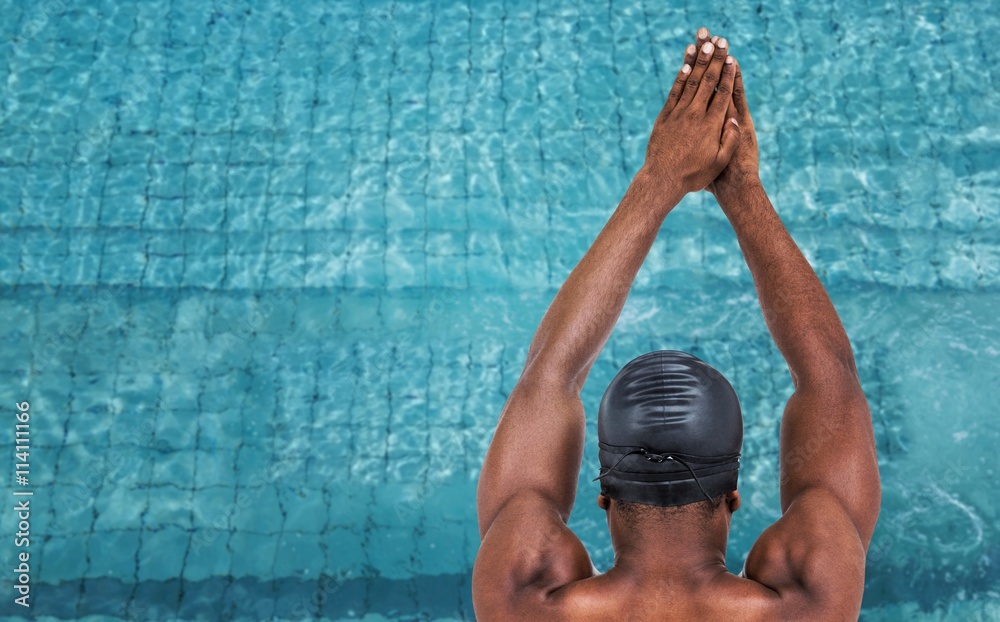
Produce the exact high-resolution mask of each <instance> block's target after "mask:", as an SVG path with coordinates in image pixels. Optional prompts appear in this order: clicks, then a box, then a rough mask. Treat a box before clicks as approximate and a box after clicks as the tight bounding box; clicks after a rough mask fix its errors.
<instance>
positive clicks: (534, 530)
mask: <svg viewBox="0 0 1000 622" xmlns="http://www.w3.org/2000/svg"><path fill="white" fill-rule="evenodd" d="M593 575H594V566H593V564H592V563H591V560H590V555H588V554H587V550H586V548H585V547H584V546H583V543H582V542H580V539H579V538H577V536H576V534H574V533H573V532H572V531H571V530H570V529H569V527H567V526H566V524H565V523H564V522H563V521H562V518H561V517H560V515H559V511H558V508H557V507H556V505H555V504H554V503H553V502H552V501H550V500H548V499H546V498H545V496H544V495H542V494H540V493H538V492H536V491H524V492H519V493H517V494H515V495H514V496H513V497H511V499H509V500H508V501H507V502H506V503H504V505H503V506H502V508H501V509H500V512H499V513H498V514H497V517H496V519H495V520H494V521H493V523H492V524H491V525H490V527H489V529H488V530H487V531H486V534H485V535H484V536H483V541H482V544H481V545H480V548H479V553H478V554H477V555H476V562H475V566H474V567H473V572H472V600H473V603H474V605H475V608H476V615H477V618H478V619H480V620H484V621H488V620H494V619H496V620H499V619H503V620H518V619H534V618H537V617H538V616H539V615H540V614H542V613H543V612H545V611H546V610H548V611H549V613H550V614H553V615H551V616H549V618H550V619H552V618H554V617H555V616H554V614H555V611H554V609H555V608H557V606H558V601H557V599H556V598H555V594H556V592H557V591H558V590H559V589H560V588H562V587H565V586H567V585H569V584H571V583H574V582H576V581H580V580H582V579H587V578H589V577H591V576H593Z"/></svg>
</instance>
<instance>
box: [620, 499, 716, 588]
mask: <svg viewBox="0 0 1000 622" xmlns="http://www.w3.org/2000/svg"><path fill="white" fill-rule="evenodd" d="M617 531H618V537H613V538H612V541H613V544H614V548H615V565H614V567H613V568H612V569H611V570H609V571H608V573H607V574H610V575H618V576H627V577H628V578H629V579H630V580H639V581H645V580H650V581H664V580H666V581H671V582H673V581H682V582H685V583H700V582H705V581H710V580H712V579H714V578H715V577H717V576H718V575H719V574H720V573H724V572H727V570H726V541H727V540H728V537H729V512H728V511H726V510H725V509H724V508H720V509H719V510H718V512H716V516H715V517H714V518H712V519H710V520H709V521H707V523H706V521H705V519H703V518H701V517H700V516H698V515H696V514H695V515H693V516H684V517H671V519H665V520H663V521H651V522H649V523H647V524H645V525H642V526H641V527H639V528H637V529H635V530H624V529H620V530H617Z"/></svg>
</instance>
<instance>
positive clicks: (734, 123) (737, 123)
mask: <svg viewBox="0 0 1000 622" xmlns="http://www.w3.org/2000/svg"><path fill="white" fill-rule="evenodd" d="M729 120H730V121H732V122H733V125H735V126H736V127H739V126H740V123H739V121H737V120H736V119H729Z"/></svg>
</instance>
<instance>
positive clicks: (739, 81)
mask: <svg viewBox="0 0 1000 622" xmlns="http://www.w3.org/2000/svg"><path fill="white" fill-rule="evenodd" d="M733 64H735V65H736V76H735V78H734V79H733V106H734V107H735V108H736V113H737V114H738V115H739V116H740V118H743V116H744V115H746V114H749V113H748V110H749V108H747V99H746V93H745V92H744V91H743V72H742V71H740V62H739V61H734V63H733Z"/></svg>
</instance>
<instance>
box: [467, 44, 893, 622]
mask: <svg viewBox="0 0 1000 622" xmlns="http://www.w3.org/2000/svg"><path fill="white" fill-rule="evenodd" d="M708 38H709V34H708V31H707V30H705V29H701V30H699V33H698V41H697V45H696V46H689V48H688V50H687V53H686V56H685V61H686V62H685V64H684V67H683V68H682V69H681V71H680V72H679V73H678V76H677V80H676V81H675V84H674V86H673V88H672V89H671V93H670V96H669V97H668V100H667V103H666V105H665V106H664V109H663V111H662V112H661V113H660V115H659V117H658V118H657V120H656V123H655V125H654V129H653V132H652V135H651V137H650V141H649V147H648V148H647V156H646V164H645V165H644V166H643V169H642V170H640V172H639V173H638V174H637V175H636V177H635V179H634V180H633V182H632V185H631V186H630V188H629V190H628V192H627V193H626V195H625V198H624V199H623V200H622V202H621V204H620V205H619V207H618V209H617V210H616V211H615V213H614V214H613V215H612V217H611V219H610V220H609V221H608V224H607V225H606V226H605V228H604V230H603V231H602V232H601V234H600V235H599V236H598V238H597V240H595V242H594V244H593V245H592V246H591V249H590V250H589V251H588V252H587V254H586V255H585V256H584V257H583V259H582V260H581V261H580V263H579V264H578V265H577V267H576V268H575V269H574V270H573V272H572V273H571V274H570V276H569V278H568V279H567V280H566V283H565V284H564V285H563V287H562V288H561V289H560V291H559V293H558V295H557V296H556V298H555V300H554V301H553V303H552V305H551V307H550V308H549V311H548V312H547V313H546V315H545V317H544V318H543V320H542V323H541V326H540V327H539V329H538V332H537V333H536V336H535V339H534V341H533V342H532V345H531V348H530V350H529V352H528V360H527V362H526V364H525V369H524V371H523V372H522V375H521V378H520V380H519V381H518V384H517V386H515V388H514V390H513V391H512V392H511V395H510V397H509V398H508V401H507V404H506V405H505V406H504V410H503V413H502V414H501V418H500V422H499V424H498V426H497V430H496V433H495V435H494V438H493V441H492V443H491V446H490V450H489V452H488V453H487V457H486V460H485V462H484V465H483V470H482V474H481V477H480V482H479V490H478V494H477V505H478V515H479V524H480V535H481V537H482V546H481V548H480V551H479V555H478V557H477V559H476V565H475V569H474V572H473V599H474V604H475V608H476V615H477V618H478V619H479V620H481V621H483V622H488V621H490V620H502V621H505V622H506V621H514V620H579V621H587V620H602V621H605V620H731V621H736V620H854V619H857V616H858V613H859V611H860V607H861V597H862V594H863V590H864V562H865V554H866V551H867V548H868V544H869V542H870V541H871V537H872V532H873V531H874V528H875V522H876V520H877V517H878V511H879V506H880V500H881V488H880V484H879V477H878V468H877V461H876V455H875V445H874V435H873V432H872V425H871V418H870V414H869V411H868V404H867V401H866V399H865V396H864V393H863V392H862V390H861V387H860V384H859V381H858V377H857V371H856V369H855V366H854V357H853V353H852V351H851V347H850V343H849V341H848V339H847V335H846V334H845V332H844V329H843V327H842V325H841V323H840V320H839V318H838V317H837V314H836V311H835V309H834V308H833V305H832V304H831V303H830V300H829V297H828V296H827V294H826V292H825V290H824V289H823V287H822V284H821V283H820V282H819V280H818V279H817V278H816V275H815V273H814V272H813V270H812V268H811V266H809V264H808V262H806V260H805V259H804V258H803V256H802V254H801V252H800V251H799V249H798V247H797V246H796V245H795V242H794V241H793V240H792V239H791V237H790V236H789V235H788V233H787V231H786V230H785V228H784V226H783V225H782V224H781V221H780V219H779V218H778V216H777V214H776V213H775V212H774V209H773V207H772V206H771V204H770V201H769V200H768V198H767V195H766V194H765V192H764V190H763V187H762V186H761V184H760V179H759V173H758V164H757V162H758V156H757V141H756V135H755V132H754V127H753V121H752V119H751V117H750V114H749V110H748V109H747V105H746V100H745V97H744V95H743V84H742V76H741V75H740V72H739V65H738V63H736V62H733V60H729V59H731V58H732V57H730V56H728V45H727V42H726V41H725V40H724V39H718V38H713V39H712V41H711V42H710V41H709V40H708ZM713 42H714V43H716V45H713ZM703 188H705V189H708V190H709V191H710V192H712V193H713V194H714V195H715V197H716V199H717V200H718V202H719V204H720V206H721V207H722V209H723V211H724V212H725V214H726V216H727V217H728V218H729V221H730V222H731V224H732V225H733V229H734V231H735V232H736V235H737V239H738V240H739V243H740V247H741V249H742V251H743V254H744V257H745V259H746V261H747V265H748V266H749V268H750V271H751V273H752V274H753V277H754V283H755V285H756V288H757V293H758V298H759V300H760V304H761V308H762V311H763V313H764V317H765V319H766V321H767V324H768V328H769V329H770V331H771V335H772V337H773V338H774V341H775V344H776V345H777V347H778V348H779V350H781V352H782V355H783V356H784V357H785V360H786V362H787V364H788V367H789V371H790V373H791V374H792V378H793V381H794V384H795V393H794V394H793V395H792V397H791V398H790V399H789V401H788V405H787V406H786V409H785V413H784V417H783V420H782V426H781V475H780V488H781V510H782V516H781V518H780V519H779V520H778V521H777V522H775V523H774V524H773V525H771V526H770V527H769V528H768V529H766V530H765V531H764V532H763V533H762V534H761V536H760V537H759V538H758V539H757V541H756V543H755V544H754V546H753V547H752V549H751V550H750V552H749V554H748V555H747V559H746V562H745V564H744V568H743V571H742V572H741V573H740V574H739V575H733V574H732V573H730V572H728V570H727V569H726V565H725V554H726V541H727V539H728V535H729V530H730V523H731V520H732V516H733V513H734V512H736V511H737V510H738V509H739V507H740V498H739V492H738V490H736V489H735V487H734V486H732V487H724V488H719V487H718V485H717V486H716V488H715V489H711V481H713V480H712V479H711V478H712V477H713V475H712V474H715V473H718V472H719V471H720V469H723V468H726V467H720V466H718V465H720V464H722V462H723V460H722V459H721V458H720V460H718V461H717V462H716V463H715V465H714V466H715V468H712V467H713V464H708V465H707V466H705V465H699V464H698V460H699V459H700V458H698V456H695V457H694V458H692V457H691V456H690V455H688V454H685V453H683V452H681V453H676V454H669V453H659V454H658V453H656V451H662V450H663V449H664V448H662V447H660V448H654V447H642V446H638V445H637V446H636V447H627V448H624V449H616V448H615V446H613V445H610V446H609V445H607V444H602V450H604V449H607V448H608V447H610V448H611V449H610V450H609V451H610V452H611V454H609V455H612V454H613V452H615V451H619V452H620V453H621V456H622V457H621V459H620V460H618V461H617V462H616V463H615V464H614V466H611V465H609V464H605V463H604V460H603V459H602V474H605V475H606V474H608V473H610V472H612V471H614V470H615V469H618V468H619V466H618V465H619V464H624V465H626V466H625V467H622V469H621V472H622V473H623V475H622V477H623V480H622V481H623V482H626V483H625V484H624V486H625V488H624V489H619V488H616V487H615V486H610V485H607V484H606V482H604V483H602V493H601V494H600V495H599V496H598V500H597V502H598V505H599V506H600V507H601V508H603V509H604V510H606V512H607V517H608V527H609V531H610V533H611V539H612V545H613V547H614V550H615V564H614V566H613V567H612V568H610V569H609V570H608V571H607V572H605V573H603V574H601V573H599V572H598V571H597V569H596V568H595V567H594V566H593V564H592V562H591V560H590V556H589V555H588V553H587V551H586V549H585V548H584V546H583V544H582V543H581V542H580V540H579V538H577V537H576V535H575V534H573V532H572V531H571V530H570V529H569V528H568V527H567V526H566V523H567V521H568V519H569V514H570V511H571V510H572V507H573V503H574V500H575V495H576V488H577V481H578V477H579V470H580V464H581V460H582V453H583V442H584V437H585V423H586V417H585V414H584V411H583V406H582V403H581V402H580V390H581V388H582V386H583V383H584V382H585V381H586V377H587V374H588V373H589V370H590V367H591V365H592V364H593V362H594V360H595V359H596V357H597V355H598V354H599V352H600V350H601V349H602V348H603V346H604V343H605V342H606V340H607V338H608V336H609V335H610V332H611V330H612V328H613V326H614V323H615V321H616V320H617V317H618V315H619V314H620V312H621V309H622V306H623V305H624V302H625V299H626V297H627V294H628V289H629V286H630V285H631V283H632V280H633V279H634V278H635V274H636V272H637V271H638V269H639V267H640V265H641V264H642V261H643V260H644V259H645V257H646V254H647V253H648V252H649V248H650V246H651V245H652V242H653V240H654V239H655V237H656V235H657V233H658V231H659V228H660V225H661V224H662V222H663V220H664V218H665V217H666V215H667V214H668V213H669V212H670V210H671V209H672V208H673V207H674V205H676V204H677V202H678V201H680V199H681V198H682V197H683V196H684V194H686V193H687V192H693V191H697V190H701V189H703ZM633 362H634V361H633ZM630 365H631V363H630ZM626 367H628V366H626ZM665 382H666V381H665ZM609 390H610V389H609ZM602 407H603V405H602ZM689 423H690V421H689ZM654 436H655V435H654ZM666 438H668V439H669V435H668V436H667V437H666ZM705 438H706V439H710V438H712V429H708V433H707V434H706V435H705ZM740 438H742V436H740ZM663 442H664V441H663V440H662V439H661V440H659V441H654V440H651V441H650V442H649V443H648V444H654V445H655V444H657V443H659V444H661V445H662V444H663ZM635 443H642V439H641V438H640V440H636V441H635ZM667 449H673V448H667ZM626 450H628V451H626ZM674 451H676V450H674ZM709 453H711V452H709ZM643 459H645V460H646V461H647V462H649V463H650V465H649V466H650V468H651V469H652V470H650V471H649V472H648V473H647V472H645V471H642V469H641V467H642V466H643V465H644V464H646V463H645V462H643ZM686 460H690V461H692V464H688V462H687V461H686ZM622 461H624V462H622ZM629 461H631V465H632V466H631V467H629V466H628V465H629V464H630V462H629ZM672 462H679V463H683V466H684V467H686V468H687V470H688V471H690V474H691V477H690V480H691V481H693V482H694V483H696V484H697V486H698V488H699V489H700V490H701V492H702V493H704V495H705V500H698V501H695V500H694V498H690V499H689V498H687V497H685V496H684V495H683V494H682V495H681V496H679V497H676V495H675V497H676V498H673V497H671V495H672V494H674V493H672V492H666V493H660V492H652V493H647V492H644V491H645V490H646V489H647V488H648V489H649V490H656V487H657V486H662V487H663V488H664V489H668V488H670V487H671V486H674V485H676V481H675V480H678V479H681V478H687V474H686V473H684V472H683V469H680V468H679V467H677V468H673V467H674V465H673V464H671V463H672ZM653 463H657V464H659V463H663V464H666V465H669V466H670V468H664V470H663V471H662V472H661V471H657V470H656V468H658V467H657V464H653ZM699 467H700V468H699ZM671 469H672V470H671ZM706 474H709V475H706ZM602 476H603V475H602ZM629 477H632V478H634V479H636V480H639V481H640V485H637V486H636V490H638V492H635V493H629V492H628V483H627V479H628V478H629ZM646 480H649V481H653V480H656V481H657V482H660V480H664V481H663V482H661V483H660V484H655V485H652V486H648V485H647V484H646V483H645V482H646ZM665 480H670V482H669V485H668V482H666V481H665ZM732 481H735V480H732ZM705 483H707V485H708V486H709V488H710V489H709V490H706V489H705V486H703V484H705ZM684 490H686V491H687V493H685V494H690V491H692V490H695V488H694V487H693V486H688V488H686V489H684ZM629 494H633V495H637V496H633V497H629ZM642 495H649V499H650V500H645V497H643V496H642ZM657 495H659V496H657ZM636 499H640V501H639V502H636V501H635V500H636Z"/></svg>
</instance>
